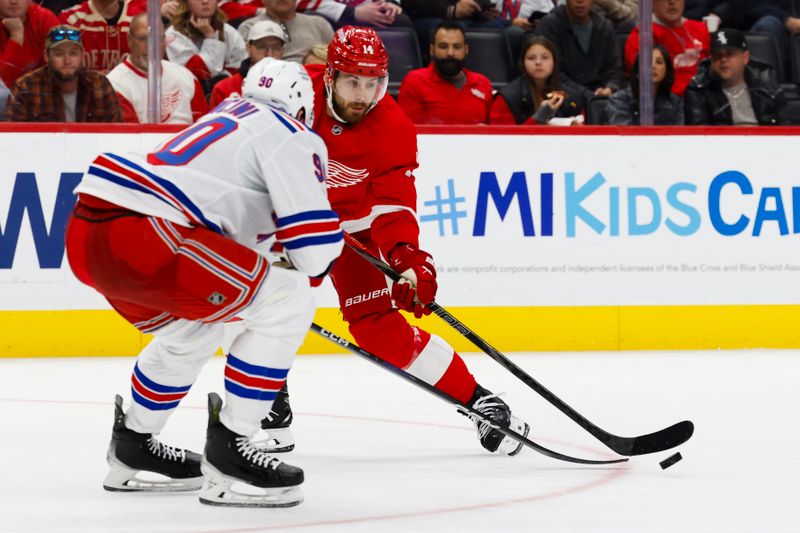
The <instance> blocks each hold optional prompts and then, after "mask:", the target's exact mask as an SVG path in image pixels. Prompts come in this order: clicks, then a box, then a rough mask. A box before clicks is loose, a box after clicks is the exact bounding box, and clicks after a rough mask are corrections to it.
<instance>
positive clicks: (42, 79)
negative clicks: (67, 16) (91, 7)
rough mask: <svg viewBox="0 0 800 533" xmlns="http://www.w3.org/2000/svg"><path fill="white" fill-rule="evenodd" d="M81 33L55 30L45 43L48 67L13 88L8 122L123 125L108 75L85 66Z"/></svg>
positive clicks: (69, 29)
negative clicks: (105, 123)
mask: <svg viewBox="0 0 800 533" xmlns="http://www.w3.org/2000/svg"><path fill="white" fill-rule="evenodd" d="M80 36H81V32H80V30H78V29H77V28H72V27H70V26H67V25H58V26H55V27H53V28H52V29H51V30H50V31H49V32H48V34H47V38H46V40H45V58H46V60H47V64H46V65H44V66H43V67H39V68H38V69H36V70H34V71H33V72H30V73H28V74H25V75H24V76H22V77H21V78H19V79H18V80H17V81H16V83H14V86H13V87H12V88H11V96H10V97H9V99H8V103H7V104H6V117H5V120H7V121H10V122H120V121H121V120H122V112H121V111H120V108H119V103H117V98H116V96H115V95H114V88H113V87H112V86H111V84H110V83H109V82H108V80H107V79H106V77H105V76H103V75H102V74H100V73H98V72H93V71H91V70H86V68H85V67H84V65H83V61H84V60H83V45H82V44H81V40H80Z"/></svg>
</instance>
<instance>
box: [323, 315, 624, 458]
mask: <svg viewBox="0 0 800 533" xmlns="http://www.w3.org/2000/svg"><path fill="white" fill-rule="evenodd" d="M311 331H313V332H314V333H316V334H317V335H320V336H321V337H325V338H326V339H328V340H329V341H331V342H332V343H334V344H336V345H337V346H341V347H342V348H344V349H346V350H347V351H349V352H350V353H353V354H355V355H358V356H360V357H363V358H364V359H366V360H367V361H370V362H371V363H374V364H376V365H378V366H379V367H381V368H383V369H384V370H388V371H389V372H393V373H394V374H395V375H397V376H400V377H401V378H403V379H404V380H406V381H408V382H409V383H413V384H414V385H416V386H417V387H419V388H421V389H424V390H426V391H428V392H430V393H431V394H433V395H434V396H437V397H439V398H441V399H442V400H444V401H446V402H449V403H451V404H453V405H455V406H456V409H458V410H459V411H461V412H462V413H464V414H467V415H469V416H474V417H476V418H479V419H481V420H482V421H483V422H485V423H487V424H489V425H490V426H492V427H493V428H494V429H496V430H498V431H499V432H501V433H503V434H504V435H507V436H509V437H511V438H512V439H514V440H516V441H517V442H521V443H522V444H524V445H525V446H527V447H529V448H531V449H533V450H536V451H537V452H539V453H541V454H542V455H546V456H547V457H552V458H553V459H558V460H559V461H566V462H568V463H579V464H585V465H610V464H614V463H624V462H625V461H627V460H628V458H627V457H625V458H622V459H612V460H609V461H599V460H592V459H581V458H578V457H571V456H569V455H564V454H562V453H558V452H554V451H553V450H550V449H548V448H545V447H544V446H542V445H541V444H537V443H535V442H533V441H532V440H530V439H528V438H527V437H524V436H523V435H520V434H519V433H517V432H516V431H514V430H512V429H509V428H504V427H500V426H498V425H497V424H496V423H495V422H494V421H493V420H492V419H490V418H488V417H487V416H486V415H484V414H483V413H481V412H480V411H476V410H475V409H473V408H472V407H470V406H468V405H465V404H463V403H461V402H459V401H458V400H456V399H455V398H453V397H452V396H450V395H448V394H445V393H444V392H442V391H440V390H439V389H437V388H436V387H434V386H433V385H429V384H428V383H426V382H424V381H422V380H421V379H419V378H418V377H416V376H413V375H412V374H409V373H408V372H406V371H405V370H402V369H400V368H397V367H396V366H394V365H393V364H391V363H389V362H387V361H384V360H383V359H381V358H379V357H378V356H377V355H374V354H372V353H370V352H368V351H367V350H365V349H363V348H361V347H360V346H357V345H355V344H353V343H351V342H350V341H348V340H347V339H344V338H342V337H340V336H338V335H336V334H334V333H332V332H330V331H328V330H326V329H324V328H322V327H320V326H318V325H317V324H311Z"/></svg>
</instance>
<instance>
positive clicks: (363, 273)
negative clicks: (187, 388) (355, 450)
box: [262, 26, 529, 455]
mask: <svg viewBox="0 0 800 533" xmlns="http://www.w3.org/2000/svg"><path fill="white" fill-rule="evenodd" d="M388 63H389V59H388V55H387V53H386V49H385V48H384V46H383V42H382V41H381V39H380V37H379V36H378V34H377V33H376V32H375V31H374V30H372V29H369V28H357V27H353V26H345V27H344V28H342V29H340V30H338V31H337V32H336V33H335V34H334V36H333V39H332V40H331V43H330V45H329V47H328V62H327V65H307V66H306V68H307V69H308V71H309V73H310V75H311V80H312V83H313V85H314V95H315V96H314V117H315V120H314V130H315V131H316V132H317V133H318V134H319V135H320V136H321V137H322V139H323V140H324V141H325V144H326V146H327V148H328V155H329V168H328V173H327V174H328V175H327V181H326V185H327V188H328V199H329V200H330V202H331V207H332V208H333V209H334V210H335V211H336V212H337V214H338V215H339V218H340V219H341V221H342V229H343V230H345V231H347V232H349V233H350V234H351V235H353V236H354V237H355V238H356V239H357V240H358V241H360V242H361V243H362V244H364V245H365V246H366V247H367V249H368V250H370V251H371V252H372V253H373V254H375V255H382V256H383V257H385V258H387V260H388V261H389V263H390V264H391V265H392V267H393V268H394V269H395V270H396V271H397V272H400V273H401V275H402V276H403V277H404V278H406V280H407V281H406V282H403V283H397V284H394V285H392V286H391V287H390V286H387V281H386V277H385V276H384V275H383V273H382V272H380V271H378V270H377V269H376V268H375V267H373V266H372V265H370V264H369V263H368V262H367V261H365V260H364V259H363V258H362V257H360V256H359V255H358V254H356V253H355V252H354V251H352V250H351V249H349V248H347V247H345V249H344V251H343V252H342V255H341V256H340V257H339V258H338V259H337V260H336V262H335V263H334V265H333V268H332V270H331V273H330V275H331V280H332V281H333V284H334V287H335V288H336V292H337V293H338V295H339V305H340V307H341V309H342V315H343V318H344V320H345V321H347V322H348V324H349V328H350V333H351V334H352V335H353V337H354V338H355V340H356V342H358V344H359V345H361V346H362V347H364V348H365V349H366V350H368V351H370V352H372V353H373V354H375V355H376V356H378V357H380V358H382V359H384V360H386V361H388V362H390V363H391V364H392V365H394V366H396V367H399V368H402V369H404V370H405V371H406V372H408V373H410V374H412V375H414V376H416V377H417V378H419V379H421V380H423V381H425V382H426V383H429V384H430V385H433V386H435V387H436V388H437V389H439V390H441V391H442V392H444V393H446V394H448V395H450V396H452V397H454V398H456V399H457V400H459V401H461V402H463V403H464V404H468V405H471V406H472V407H473V408H475V409H477V410H479V411H481V412H483V413H484V414H486V415H487V416H489V417H491V418H492V419H493V420H495V421H496V423H497V424H500V425H503V426H504V427H509V426H510V427H511V428H513V429H514V430H515V431H517V432H519V433H521V434H525V435H527V433H528V429H529V428H528V425H527V424H526V423H525V422H523V421H521V420H519V419H517V418H515V417H513V416H512V415H511V410H510V409H509V407H508V405H506V404H505V402H503V401H502V400H500V399H499V398H497V396H496V395H493V394H492V393H490V392H489V391H488V390H486V389H484V388H483V387H481V386H480V385H478V384H477V383H476V382H475V378H474V377H473V376H472V374H470V372H469V370H468V369H467V367H466V365H465V364H464V361H463V360H462V359H461V357H460V356H459V355H458V354H457V353H456V352H455V351H454V350H453V348H452V347H451V346H450V345H448V344H447V342H445V340H444V339H442V338H441V337H438V336H437V335H432V334H430V333H428V332H427V331H424V330H422V329H420V328H417V327H412V326H411V325H409V323H408V322H407V321H406V319H405V318H404V317H403V316H402V315H401V314H400V312H399V310H400V309H402V310H404V311H411V312H414V314H415V315H416V316H417V317H420V316H422V315H423V314H429V313H430V309H429V308H428V307H427V306H426V304H429V303H430V302H432V301H433V299H434V297H435V295H436V288H437V283H436V270H435V268H434V265H433V259H432V258H431V255H430V254H428V253H426V252H424V251H422V250H420V248H419V226H418V225H417V217H416V203H417V193H416V188H415V186H414V169H416V168H417V136H416V130H415V128H414V125H413V124H412V123H411V122H410V121H409V120H408V118H406V116H405V115H404V114H403V112H402V110H401V109H400V108H399V107H398V105H397V104H396V103H395V101H394V100H393V99H392V98H391V97H385V94H386V86H387V84H388V80H387V67H388ZM393 301H394V304H393ZM273 413H274V414H275V416H271V417H270V418H269V419H265V420H264V421H263V422H262V427H264V429H267V430H269V429H270V428H274V427H279V428H282V427H285V425H286V424H288V421H289V420H291V411H290V409H289V407H288V402H286V401H285V398H282V397H280V396H279V397H278V399H277V400H276V404H275V405H274V406H273ZM282 421H286V424H284V425H283V426H281V425H280V423H281V422H282ZM476 427H477V429H478V434H479V438H480V441H481V445H482V446H483V447H484V448H486V449H487V450H489V451H490V452H495V451H497V452H499V453H505V454H508V455H514V454H516V453H517V452H519V450H520V448H521V446H522V445H521V444H520V443H518V442H517V441H515V440H513V439H511V438H509V437H506V436H504V435H503V434H502V433H500V432H499V431H497V430H494V429H492V428H491V427H489V426H488V425H486V424H484V423H480V424H479V423H477V422H476ZM278 440H280V439H278Z"/></svg>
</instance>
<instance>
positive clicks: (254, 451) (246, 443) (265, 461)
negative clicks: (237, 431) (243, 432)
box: [236, 437, 281, 470]
mask: <svg viewBox="0 0 800 533" xmlns="http://www.w3.org/2000/svg"><path fill="white" fill-rule="evenodd" d="M236 449H237V450H239V453H240V454H242V456H244V458H245V459H247V460H248V461H250V462H251V463H254V464H257V465H259V466H263V467H264V468H268V467H272V468H273V469H276V470H277V468H278V465H279V464H281V460H280V459H278V458H277V457H273V456H272V455H270V454H268V453H264V451H263V450H261V449H259V448H257V447H256V446H254V445H253V443H252V442H250V439H248V438H247V437H238V438H237V439H236Z"/></svg>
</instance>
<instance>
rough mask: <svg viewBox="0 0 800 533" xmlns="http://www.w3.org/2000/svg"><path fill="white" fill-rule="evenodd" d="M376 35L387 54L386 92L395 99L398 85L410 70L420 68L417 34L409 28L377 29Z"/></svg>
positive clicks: (420, 59) (420, 57) (420, 60)
mask: <svg viewBox="0 0 800 533" xmlns="http://www.w3.org/2000/svg"><path fill="white" fill-rule="evenodd" d="M377 31H378V34H379V35H380V36H381V39H382V40H383V44H384V45H385V46H386V51H387V52H388V53H389V87H388V89H387V90H388V92H389V94H391V95H392V96H394V97H396V96H397V92H398V91H399V90H400V83H402V81H403V78H405V77H406V74H408V72H409V71H410V70H414V69H416V68H421V67H422V56H421V55H420V52H419V43H418V42H417V34H416V33H414V30H412V29H411V28H390V29H379V30H377Z"/></svg>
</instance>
